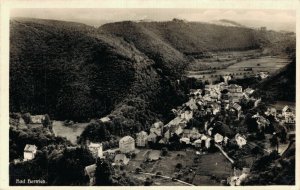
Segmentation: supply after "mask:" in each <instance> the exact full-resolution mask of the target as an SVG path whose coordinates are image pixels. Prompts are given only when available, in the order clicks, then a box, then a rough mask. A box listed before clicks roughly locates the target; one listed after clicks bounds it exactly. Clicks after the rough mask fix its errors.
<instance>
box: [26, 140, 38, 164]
mask: <svg viewBox="0 0 300 190" xmlns="http://www.w3.org/2000/svg"><path fill="white" fill-rule="evenodd" d="M36 152H37V147H36V146H35V145H32V144H26V146H25V148H24V161H28V160H32V159H34V158H35V155H36Z"/></svg>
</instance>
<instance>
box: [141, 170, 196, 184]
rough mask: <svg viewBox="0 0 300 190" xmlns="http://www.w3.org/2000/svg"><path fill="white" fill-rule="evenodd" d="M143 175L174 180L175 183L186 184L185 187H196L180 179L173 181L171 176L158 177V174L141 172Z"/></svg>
mask: <svg viewBox="0 0 300 190" xmlns="http://www.w3.org/2000/svg"><path fill="white" fill-rule="evenodd" d="M140 173H141V174H145V175H151V176H157V177H161V178H165V179H171V180H174V181H177V182H179V183H182V184H185V185H189V186H195V185H193V184H190V183H187V182H185V181H181V180H179V179H174V178H173V179H172V178H171V177H169V176H165V175H156V174H153V173H145V172H140Z"/></svg>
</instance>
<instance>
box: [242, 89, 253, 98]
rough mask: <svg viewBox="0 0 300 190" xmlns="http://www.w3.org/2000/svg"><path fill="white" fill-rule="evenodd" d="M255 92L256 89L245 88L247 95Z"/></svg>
mask: <svg viewBox="0 0 300 190" xmlns="http://www.w3.org/2000/svg"><path fill="white" fill-rule="evenodd" d="M253 93H254V90H253V89H252V88H246V89H245V90H244V94H246V95H247V96H251V95H252V94H253Z"/></svg>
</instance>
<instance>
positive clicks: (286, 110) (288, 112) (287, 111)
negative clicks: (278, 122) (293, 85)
mask: <svg viewBox="0 0 300 190" xmlns="http://www.w3.org/2000/svg"><path fill="white" fill-rule="evenodd" d="M291 114H293V112H292V109H291V108H290V107H289V106H284V107H283V108H282V116H283V117H286V116H289V115H291Z"/></svg>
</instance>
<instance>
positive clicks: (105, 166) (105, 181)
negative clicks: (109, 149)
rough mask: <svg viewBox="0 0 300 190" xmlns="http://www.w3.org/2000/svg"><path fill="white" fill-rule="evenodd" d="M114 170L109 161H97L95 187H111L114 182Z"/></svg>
mask: <svg viewBox="0 0 300 190" xmlns="http://www.w3.org/2000/svg"><path fill="white" fill-rule="evenodd" d="M113 175H114V169H113V167H112V165H111V163H110V162H109V161H108V160H104V159H100V158H98V159H97V163H96V172H95V179H96V183H95V185H105V186H111V185H113V184H114V182H113V178H112V177H113Z"/></svg>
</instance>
